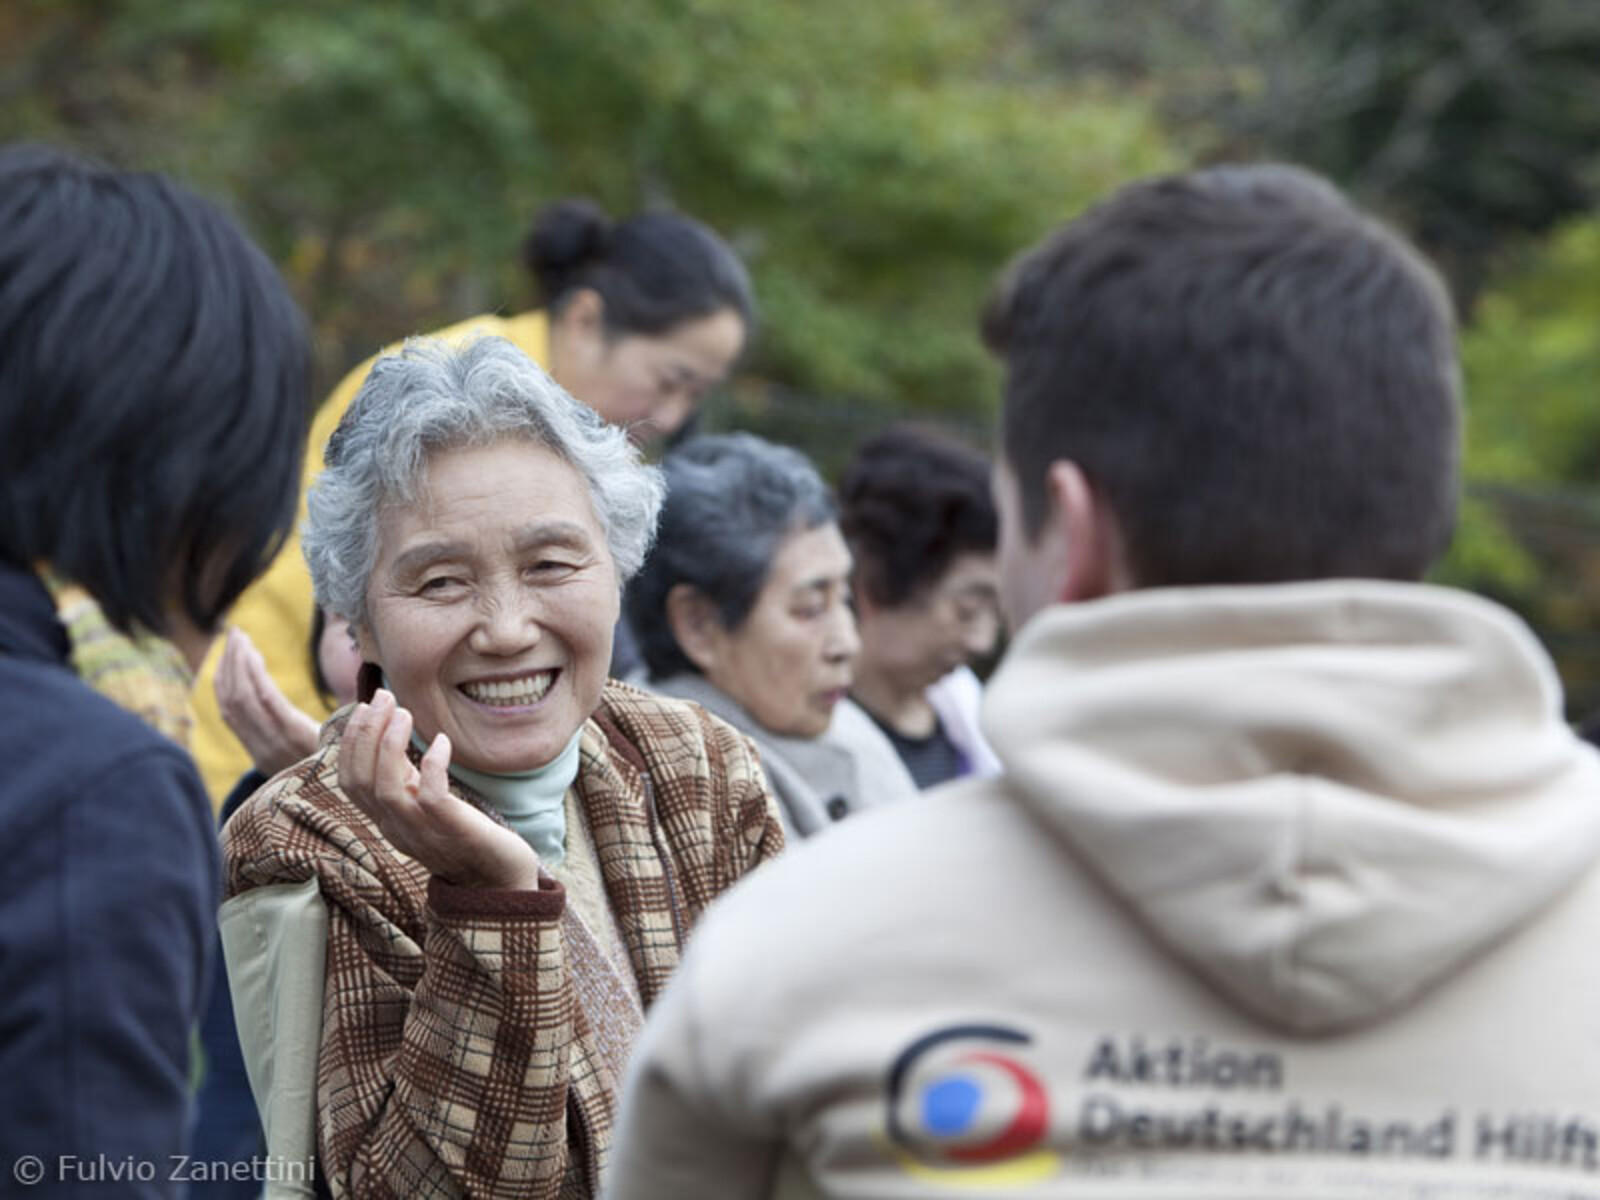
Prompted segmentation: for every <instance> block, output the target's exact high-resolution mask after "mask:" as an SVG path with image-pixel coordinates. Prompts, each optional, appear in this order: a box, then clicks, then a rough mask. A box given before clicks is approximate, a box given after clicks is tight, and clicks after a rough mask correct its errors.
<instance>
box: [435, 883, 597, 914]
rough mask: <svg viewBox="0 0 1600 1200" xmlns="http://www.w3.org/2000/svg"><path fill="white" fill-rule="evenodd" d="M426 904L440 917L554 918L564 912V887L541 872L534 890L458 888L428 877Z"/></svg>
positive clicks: (565, 895)
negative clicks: (536, 888) (537, 886)
mask: <svg viewBox="0 0 1600 1200" xmlns="http://www.w3.org/2000/svg"><path fill="white" fill-rule="evenodd" d="M428 905H429V907H430V908H432V909H433V911H434V912H435V913H437V914H438V915H439V916H441V917H465V918H468V919H471V918H473V917H536V918H540V919H543V920H554V919H556V918H557V917H559V916H560V915H561V914H562V913H563V912H565V911H566V907H567V889H566V888H564V887H562V886H561V884H560V883H558V882H557V881H556V880H554V879H552V878H551V877H550V876H549V875H547V874H545V873H544V872H543V871H540V872H539V889H538V890H537V891H532V892H527V891H516V890H512V889H502V888H475V887H460V886H458V885H457V884H454V883H446V882H445V881H444V880H443V879H440V878H439V877H438V876H434V877H433V878H432V879H430V880H428Z"/></svg>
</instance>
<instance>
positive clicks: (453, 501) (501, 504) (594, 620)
mask: <svg viewBox="0 0 1600 1200" xmlns="http://www.w3.org/2000/svg"><path fill="white" fill-rule="evenodd" d="M378 529H379V547H378V561H377V565H376V567H375V568H374V569H373V572H372V578H371V580H370V581H369V583H368V585H367V617H368V621H369V624H368V626H366V627H365V628H361V629H359V630H358V634H357V636H358V638H359V640H360V643H361V649H362V653H363V656H364V657H365V658H366V659H367V661H369V662H375V663H378V664H379V665H380V666H382V667H383V671H384V674H385V676H386V677H387V678H388V681H389V686H390V687H391V689H392V690H393V691H394V694H395V698H396V699H397V700H398V701H399V702H400V704H401V705H403V706H404V707H406V708H408V709H410V710H411V715H412V717H413V718H414V719H415V728H416V732H417V733H418V735H419V736H420V737H421V738H422V740H423V741H424V742H429V741H431V740H432V739H433V737H434V735H436V734H438V733H440V732H443V733H445V734H446V735H448V736H449V738H450V743H451V746H452V747H453V753H452V761H453V762H457V763H460V764H461V765H463V766H466V767H470V768H472V769H474V770H478V771H487V772H493V773H506V772H513V771H527V770H532V769H533V768H535V767H541V766H544V765H545V764H546V763H548V762H550V761H551V760H552V759H553V758H555V756H556V755H557V754H558V753H560V752H561V750H562V749H564V748H565V747H566V744H567V743H568V742H569V741H570V740H571V738H572V735H573V733H575V732H576V731H577V729H578V727H579V726H580V725H581V724H582V723H583V722H584V721H585V720H586V719H587V718H588V717H589V714H590V713H592V712H593V711H594V709H595V706H596V705H597V704H598V703H599V701H600V690H601V688H602V687H603V686H604V685H605V679H606V671H607V668H608V667H609V665H610V659H611V633H612V627H613V626H614V625H615V624H616V620H617V610H618V604H619V600H618V584H617V571H616V566H615V564H614V563H613V562H612V560H611V552H610V550H609V548H608V547H607V545H606V540H605V534H604V531H603V530H602V529H601V526H600V521H599V518H598V517H597V516H596V515H595V511H594V505H593V503H592V502H591V501H590V498H589V488H588V485H587V483H586V482H585V481H584V479H583V477H582V476H581V475H580V474H579V473H578V472H577V471H576V470H575V469H574V468H573V467H571V466H570V465H568V464H567V463H566V462H565V461H563V460H562V459H561V458H559V457H557V456H556V455H555V454H553V453H551V452H550V451H549V450H547V449H545V448H544V447H542V446H537V445H534V444H533V443H530V442H524V441H502V442H496V443H494V444H492V445H489V446H479V447H463V448H460V449H455V450H445V451H440V452H438V453H436V454H434V455H433V456H432V457H431V458H430V459H429V461H428V466H427V479H426V486H425V487H424V488H423V489H422V494H421V495H420V496H419V498H418V500H417V502H416V503H415V504H413V505H410V506H406V507H386V508H385V509H384V511H383V512H382V513H381V514H380V516H379V523H378Z"/></svg>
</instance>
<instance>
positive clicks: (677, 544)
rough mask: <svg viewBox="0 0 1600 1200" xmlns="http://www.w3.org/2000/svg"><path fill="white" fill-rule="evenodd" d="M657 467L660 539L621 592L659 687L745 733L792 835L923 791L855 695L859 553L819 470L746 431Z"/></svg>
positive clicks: (705, 442) (710, 440)
mask: <svg viewBox="0 0 1600 1200" xmlns="http://www.w3.org/2000/svg"><path fill="white" fill-rule="evenodd" d="M663 469H664V470H665V472H666V476H667V502H666V507H665V509H664V510H663V512H662V516H661V530H660V535H659V537H658V539H657V542H656V548H655V550H654V552H653V553H652V554H651V555H650V559H649V561H648V562H646V563H645V565H644V568H643V569H642V570H641V571H640V572H639V575H638V577H637V578H636V579H634V581H633V583H632V584H630V585H629V587H628V593H627V610H628V619H629V620H630V621H631V622H632V623H633V627H634V630H635V632H636V633H637V634H638V637H639V648H640V650H641V651H642V653H643V654H644V659H645V662H646V663H647V664H648V666H649V668H650V686H651V687H653V688H655V689H657V690H659V691H660V692H662V693H665V694H667V695H672V696H678V697H680V698H683V699H687V700H693V701H696V702H697V703H699V704H702V705H704V706H705V707H706V708H707V709H709V710H710V711H712V712H714V713H716V714H717V715H718V716H720V717H722V718H723V719H725V720H727V721H729V722H731V723H732V724H734V725H735V726H737V727H738V728H739V729H741V730H743V731H744V732H746V733H748V734H749V735H750V737H751V738H752V739H753V740H754V741H755V743H756V745H757V746H758V747H760V750H761V764H762V767H763V769H764V770H765V771H766V774H767V779H768V782H769V783H770V784H771V787H772V791H773V794H774V795H775V796H776V797H777V798H778V801H779V805H780V809H781V811H782V813H783V820H784V825H785V828H786V829H787V830H788V832H789V833H790V834H791V835H799V836H801V837H808V836H810V835H811V834H813V833H816V832H818V831H820V830H822V829H826V828H828V827H829V826H830V825H831V824H832V823H833V822H835V821H839V820H842V819H843V818H844V817H846V816H848V815H849V814H850V813H852V812H855V811H856V810H858V809H860V808H865V807H868V806H871V805H875V804H881V803H884V802H885V801H889V800H898V799H906V798H909V797H912V796H915V795H916V784H915V783H913V782H912V779H911V776H910V775H909V774H908V773H907V772H906V769H905V767H904V766H903V765H902V764H901V762H900V759H899V757H898V756H897V755H896V754H895V751H894V747H893V746H891V745H890V744H889V741H888V739H887V738H885V737H884V735H883V734H882V733H881V732H880V731H879V730H878V728H877V726H876V725H874V724H873V723H872V719H871V718H870V717H868V716H867V715H866V714H865V713H864V712H862V711H861V709H859V708H857V707H856V706H855V705H854V704H853V703H851V702H850V700H849V699H848V698H847V697H848V696H849V692H850V684H851V681H852V679H853V672H854V666H855V660H856V655H857V654H858V653H859V652H860V650H861V642H860V640H859V639H858V638H857V637H856V623H855V617H854V616H853V615H852V614H851V611H850V571H851V558H850V548H849V547H848V546H847V545H845V541H844V537H843V536H842V535H841V534H840V532H839V525H838V522H837V520H836V518H835V511H834V505H833V500H832V498H831V497H830V496H829V495H828V489H827V486H826V485H825V484H824V483H823V482H822V479H821V478H820V477H819V476H818V475H817V471H816V468H815V467H813V466H812V465H811V463H810V462H809V461H807V459H806V458H805V456H804V455H802V454H800V453H799V452H798V451H796V450H791V449H790V448H788V447H787V446H777V445H774V444H773V443H771V442H768V441H764V440H762V439H761V438H758V437H755V436H753V435H751V434H748V433H736V434H727V435H721V436H715V437H702V438H697V439H695V440H694V441H692V442H689V443H688V444H687V445H685V446H684V447H682V448H681V449H679V450H677V451H675V452H674V453H672V454H670V455H668V456H667V459H666V461H665V463H664V464H663Z"/></svg>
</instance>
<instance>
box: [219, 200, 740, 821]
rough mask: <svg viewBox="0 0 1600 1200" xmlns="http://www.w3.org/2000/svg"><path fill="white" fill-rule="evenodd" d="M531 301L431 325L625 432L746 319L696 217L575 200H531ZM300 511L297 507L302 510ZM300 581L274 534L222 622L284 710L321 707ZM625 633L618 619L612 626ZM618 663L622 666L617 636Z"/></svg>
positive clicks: (326, 410)
mask: <svg viewBox="0 0 1600 1200" xmlns="http://www.w3.org/2000/svg"><path fill="white" fill-rule="evenodd" d="M522 262H523V265H524V266H525V267H526V268H527V269H528V271H529V273H530V274H531V275H532V276H533V281H534V284H535V286H536V290H537V293H538V297H539V306H538V307H537V308H535V309H533V310H530V311H528V312H523V313H519V314H517V315H514V316H510V317H499V316H493V315H487V314H486V315H481V316H476V317H472V318H470V319H468V320H466V321H462V322H460V323H459V324H456V325H453V326H451V327H450V328H448V329H444V330H440V331H439V332H438V333H436V334H435V335H434V336H436V337H441V338H444V339H446V340H449V341H458V342H459V341H463V340H466V339H467V338H469V337H472V336H476V335H484V334H488V335H493V336H496V337H503V338H505V339H506V340H507V341H509V342H511V343H512V344H513V345H515V346H517V347H518V348H519V349H520V350H522V351H523V353H525V354H527V355H528V356H529V357H530V358H532V359H533V360H534V361H535V362H537V363H540V364H542V365H543V366H544V367H546V368H547V369H548V370H549V372H550V374H551V375H552V376H554V377H555V379H556V382H558V383H559V384H561V385H562V387H563V388H564V389H565V390H566V391H567V392H569V393H570V394H572V395H573V396H576V397H577V398H578V399H579V400H582V401H583V402H584V403H585V404H587V405H588V406H589V407H590V408H592V409H594V410H595V411H596V412H597V413H599V414H600V416H601V417H602V418H603V419H604V420H606V421H608V422H610V423H611V424H613V425H620V426H622V427H623V428H624V429H626V430H627V431H628V433H629V435H630V436H631V437H632V438H633V439H634V440H635V441H637V442H641V443H643V442H646V441H649V440H651V439H653V438H658V437H666V436H669V435H671V434H673V433H675V432H677V431H678V429H680V428H681V427H682V426H683V425H684V424H685V423H686V422H687V421H688V420H689V418H690V417H691V416H692V415H693V413H694V409H695V406H696V405H697V404H698V403H699V401H700V398H701V396H703V395H704V394H705V392H706V391H707V390H709V389H710V388H711V387H712V386H714V385H715V384H716V383H718V382H719V381H720V380H721V379H722V378H723V377H724V376H725V375H726V374H727V373H728V371H729V370H730V369H731V368H732V366H733V364H734V362H735V361H736V360H737V359H738V357H739V355H740V353H741V352H742V351H743V349H744V345H745V343H746V341H748V339H749V336H750V332H751V329H752V328H753V326H754V323H755V300H754V297H753V294H752V292H751V288H750V279H749V276H748V275H747V274H746V272H745V269H744V265H743V264H742V263H741V262H740V261H739V257H738V255H736V254H735V253H734V252H733V250H732V248H731V247H729V246H728V244H727V243H726V242H724V241H723V240H722V239H721V238H720V237H718V236H717V234H716V233H714V232H712V231H711V230H710V229H708V228H707V227H706V226H705V225H702V224H701V223H700V222H698V221H696V220H694V219H692V218H690V217H687V216H685V215H683V214H681V213H675V212H665V211H663V212H646V213H641V214H639V215H637V216H633V217H630V218H628V219H626V220H621V221H612V220H610V219H609V218H607V216H606V215H605V213H604V212H603V211H602V210H601V209H600V208H599V207H597V206H596V205H595V204H593V203H592V202H590V201H587V200H580V199H568V200H558V201H556V202H555V203H553V204H550V205H547V206H546V207H545V208H543V209H541V210H540V212H539V213H538V215H537V216H536V217H535V218H534V222H533V227H532V229H531V230H530V231H529V233H528V235H527V237H526V238H525V240H524V242H523V245H522ZM376 359H377V356H376V355H374V356H373V357H372V358H370V359H368V360H367V361H366V362H363V363H362V364H361V365H360V366H358V367H356V368H355V369H354V370H352V371H351V372H350V373H349V374H348V375H346V376H345V377H344V379H343V381H342V382H341V383H340V384H339V386H338V387H336V388H335V389H334V390H333V393H332V395H330V396H329V398H328V401H327V403H326V404H325V405H324V406H323V408H322V409H321V411H320V412H319V413H318V414H317V417H316V421H315V424H314V425H313V426H312V430H311V437H310V443H309V445H308V446H307V453H306V467H305V478H304V481H303V488H309V487H310V485H311V481H312V480H313V479H314V478H315V477H316V475H317V472H319V471H320V470H321V469H322V465H323V460H322V453H323V447H324V446H325V445H326V444H327V441H328V437H329V435H330V434H332V433H333V431H334V429H335V427H337V425H338V424H339V419H340V418H341V417H342V416H343V415H344V412H345V409H346V408H348V407H349V405H350V401H351V400H352V399H353V398H354V397H355V394H356V391H357V389H358V388H360V386H361V384H362V381H363V380H365V379H366V377H367V373H368V371H370V370H371V368H372V364H373V363H374V362H375V361H376ZM303 517H304V513H303V511H302V519H303ZM312 609H313V605H312V599H311V579H310V576H309V575H308V574H307V572H306V565H305V562H304V561H303V560H302V558H301V555H300V547H299V544H298V541H295V540H291V542H290V543H289V544H287V545H285V546H284V548H283V552H282V553H281V554H279V556H278V558H277V561H275V562H274V563H273V565H272V568H271V569H270V570H269V571H268V572H267V574H266V576H265V577H264V578H263V579H262V580H261V582H260V583H259V584H257V585H256V586H255V587H253V588H251V589H250V591H248V592H247V593H245V596H244V599H243V600H242V601H241V603H240V604H239V606H238V608H237V609H236V610H235V611H234V613H233V615H232V618H231V619H232V621H233V622H234V623H235V624H236V625H238V626H239V627H240V628H242V629H244V630H245V631H246V632H247V633H249V634H250V636H251V638H252V640H253V641H254V642H255V644H256V646H257V648H258V649H259V650H260V651H261V653H262V655H263V656H264V657H265V659H266V663H267V669H268V672H269V673H270V675H271V677H272V679H273V680H274V681H276V682H277V684H278V685H279V686H280V687H281V688H282V689H283V692H284V695H285V696H286V697H287V699H288V703H289V705H290V706H292V708H294V709H298V710H301V711H303V712H307V713H313V714H317V715H319V716H325V715H327V713H328V711H329V710H328V707H327V706H326V705H325V704H323V703H322V702H321V701H320V700H319V698H318V696H317V694H316V690H315V688H314V687H313V685H312V682H311V678H310V674H309V672H308V671H307V669H306V665H305V662H304V655H303V653H302V647H304V645H305V642H306V621H307V620H308V619H309V614H310V613H311V612H312ZM624 633H625V631H624ZM618 654H619V657H620V660H621V661H620V662H619V667H618V673H619V674H620V673H622V671H623V670H624V669H625V668H626V667H627V666H628V665H629V664H628V662H627V661H626V659H627V657H628V651H627V646H626V645H619V647H618ZM216 666H217V659H216V657H215V656H213V658H212V660H211V661H210V662H208V663H207V665H206V672H205V674H204V676H203V677H202V679H201V686H200V688H199V689H198V692H197V695H196V721H197V726H196V737H195V757H196V759H197V760H198V761H199V764H200V770H201V774H202V775H203V776H204V778H205V780H206V785H207V787H209V788H210V790H211V792H212V795H213V796H217V797H221V796H222V795H224V794H225V793H226V792H227V791H228V789H229V788H231V787H232V786H233V784H234V781H235V780H237V779H238V778H239V776H240V775H241V774H243V773H244V771H245V770H247V769H248V767H249V765H250V761H249V758H248V757H247V756H246V754H245V752H244V751H243V749H242V748H241V747H240V744H239V742H238V741H237V739H235V738H234V736H233V735H232V734H231V733H230V732H229V730H228V728H227V725H226V724H225V722H224V721H223V720H222V716H221V714H220V712H219V711H218V709H217V706H216V700H215V697H214V695H213V693H212V688H211V679H212V676H213V675H214V673H215V670H216Z"/></svg>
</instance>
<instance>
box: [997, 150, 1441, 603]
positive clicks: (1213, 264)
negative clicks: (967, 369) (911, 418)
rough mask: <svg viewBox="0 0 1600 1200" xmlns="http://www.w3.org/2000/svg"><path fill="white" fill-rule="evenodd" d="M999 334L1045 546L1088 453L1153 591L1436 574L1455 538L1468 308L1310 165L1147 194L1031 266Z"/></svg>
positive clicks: (1018, 473) (1010, 413)
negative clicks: (1058, 498)
mask: <svg viewBox="0 0 1600 1200" xmlns="http://www.w3.org/2000/svg"><path fill="white" fill-rule="evenodd" d="M983 331H984V336H985V339H986V341H987V342H988V344H989V346H990V348H991V349H993V350H994V351H995V353H996V354H998V355H999V357H1000V358H1001V359H1002V361H1003V364H1004V366H1005V370H1006V382H1005V403H1004V413H1003V417H1002V431H1003V439H1004V446H1005V454H1006V457H1007V459H1008V461H1009V465H1010V467H1011V469H1012V471H1013V473H1014V475H1015V478H1016V480H1017V485H1018V491H1019V496H1020V500H1021V506H1022V516H1023V522H1024V526H1025V529H1026V532H1027V534H1028V537H1029V539H1030V540H1033V539H1036V538H1037V537H1038V534H1039V531H1040V529H1041V527H1042V526H1043V524H1044V521H1045V519H1046V516H1047V498H1046V492H1045V475H1046V472H1047V470H1048V468H1049V466H1050V464H1051V463H1052V462H1054V461H1056V460H1059V459H1070V460H1072V461H1074V462H1076V463H1077V464H1078V465H1079V466H1080V467H1081V468H1082V469H1083V471H1084V473H1085V475H1086V476H1087V477H1088V478H1089V480H1090V482H1091V484H1092V485H1093V486H1095V487H1096V488H1097V489H1098V490H1099V491H1100V492H1101V494H1102V496H1103V498H1104V499H1105V501H1106V503H1107V504H1108V506H1109V507H1110V509H1111V511H1112V512H1113V513H1114V514H1115V516H1116V518H1117V521H1118V524H1119V526H1120V529H1121V532H1122V535H1123V539H1124V547H1125V551H1126V553H1127V557H1128V566H1129V569H1130V570H1131V572H1132V575H1133V580H1134V582H1135V584H1136V585H1138V586H1142V587H1156V586H1163V585H1186V584H1227V583H1272V582H1280V581H1289V580H1300V579H1318V578H1335V577H1364V578H1380V579H1399V580H1411V579H1418V578H1420V577H1421V576H1422V575H1423V574H1424V573H1425V572H1426V571H1427V569H1428V567H1429V565H1430V564H1431V563H1432V562H1433V560H1434V558H1435V557H1436V556H1437V555H1438V554H1439V553H1440V552H1441V551H1442V550H1443V549H1444V548H1445V546H1446V545H1447V544H1448V542H1449V539H1450V535H1451V531H1452V529H1453V527H1454V521H1455V507H1456V488H1457V469H1458V460H1459V456H1460V425H1461V415H1460V397H1459V384H1458V375H1457V369H1456V358H1455V325H1454V319H1453V317H1452V314H1451V309H1450V303H1449V299H1448V297H1447V296H1446V293H1445V291H1444V288H1443V287H1442V286H1441V284H1440V282H1439V280H1438V278H1437V276H1436V275H1435V274H1434V272H1433V271H1432V270H1431V269H1430V268H1429V267H1428V266H1427V264H1426V263H1425V262H1424V261H1423V260H1422V259H1421V258H1420V257H1419V256H1418V255H1417V253H1416V252H1415V251H1414V250H1412V249H1411V248H1410V247H1409V246H1408V245H1407V244H1406V243H1405V242H1404V241H1402V240H1401V239H1400V238H1399V237H1398V236H1396V235H1395V234H1394V233H1392V232H1390V231H1389V230H1388V229H1386V228H1384V227H1383V226H1382V225H1380V224H1378V223H1377V222H1376V221H1374V220H1372V219H1371V218H1369V217H1366V216H1364V215H1362V214H1361V213H1360V212H1358V211H1357V210H1356V209H1355V208H1354V207H1352V206H1351V204H1350V203H1349V202H1348V201H1347V200H1346V199H1345V198H1344V197H1343V196H1341V195H1340V194H1339V192H1338V191H1337V190H1335V189H1334V188H1333V187H1332V186H1331V185H1330V184H1328V183H1327V182H1325V181H1324V180H1322V179H1320V178H1318V177H1316V176H1315V175H1312V174H1310V173H1309V172H1307V171H1303V170H1300V169H1298V168H1293V167H1284V166H1271V165H1263V166H1255V167H1219V168H1213V169H1210V170H1203V171H1195V172H1192V173H1189V174H1184V175H1176V176H1171V177H1166V178H1158V179H1152V180H1147V181H1144V182H1141V183H1137V184H1134V185H1132V186H1130V187H1127V188H1125V189H1123V190H1122V191H1121V192H1119V193H1117V194H1116V195H1115V196H1113V197H1112V198H1111V199H1110V200H1109V201H1107V202H1105V203H1103V204H1102V205H1100V206H1099V207H1097V208H1095V209H1092V210H1091V211H1090V212H1088V213H1087V214H1086V215H1084V216H1083V217H1081V218H1079V219H1078V220H1076V221H1073V222H1071V223H1070V224H1068V225H1067V226H1065V227H1064V228H1062V229H1060V230H1059V231H1057V232H1056V233H1055V234H1054V235H1052V236H1051V237H1049V238H1047V239H1046V240H1045V241H1044V242H1043V243H1042V244H1041V245H1039V246H1038V247H1036V248H1035V249H1033V250H1031V251H1029V252H1028V253H1027V254H1025V255H1023V256H1022V257H1021V258H1020V259H1019V260H1018V261H1017V262H1016V263H1015V264H1014V265H1013V266H1012V267H1011V268H1010V270H1009V272H1008V273H1007V275H1006V276H1005V277H1004V278H1003V280H1002V281H1001V283H1000V285H999V287H998V288H997V290H996V292H995V294H994V296H993V297H992V298H991V300H990V303H989V307H988V310H987V312H986V314H985V317H984V326H983Z"/></svg>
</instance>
